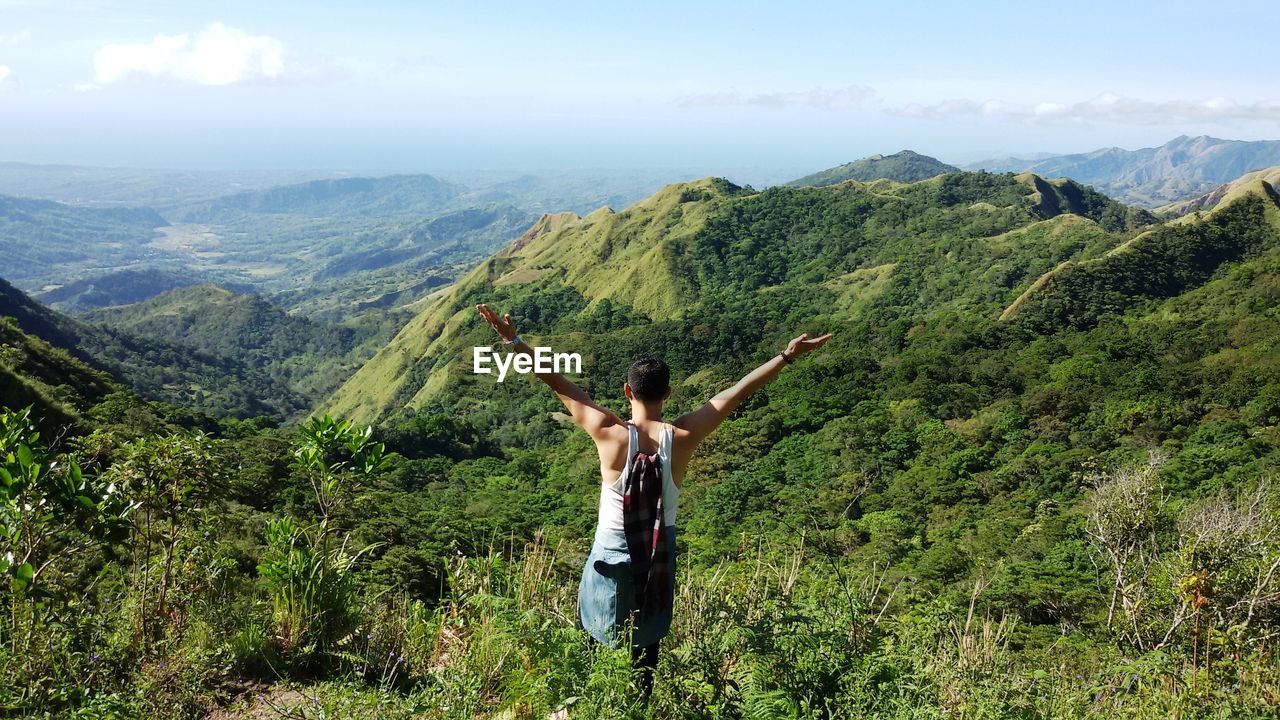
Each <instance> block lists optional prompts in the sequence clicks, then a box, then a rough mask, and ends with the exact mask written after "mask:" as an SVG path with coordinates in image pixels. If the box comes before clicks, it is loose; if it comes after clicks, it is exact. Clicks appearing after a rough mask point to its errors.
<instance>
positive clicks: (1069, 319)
mask: <svg viewBox="0 0 1280 720" xmlns="http://www.w3.org/2000/svg"><path fill="white" fill-rule="evenodd" d="M1277 235H1280V195H1278V194H1277V193H1276V190H1275V188H1274V187H1273V186H1272V185H1271V184H1270V183H1268V182H1266V181H1265V180H1262V179H1260V178H1253V179H1252V180H1251V181H1249V182H1247V183H1245V184H1242V185H1239V186H1237V187H1236V188H1234V189H1233V190H1232V191H1231V192H1230V193H1229V194H1227V195H1226V196H1225V197H1224V198H1223V199H1222V201H1221V202H1220V204H1219V205H1218V206H1217V207H1216V208H1214V209H1213V210H1212V211H1211V212H1210V213H1208V215H1207V216H1206V217H1204V218H1202V219H1197V220H1196V221H1195V222H1179V223H1172V224H1169V225H1164V226H1161V227H1158V228H1156V229H1154V230H1151V231H1149V232H1146V233H1143V234H1141V235H1139V236H1138V237H1136V238H1134V239H1133V240H1131V241H1129V242H1128V243H1125V244H1124V245H1122V246H1120V247H1117V248H1116V249H1115V250H1114V251H1112V252H1110V253H1108V254H1107V255H1105V256H1104V257H1101V258H1095V259H1091V260H1086V261H1083V262H1067V263H1063V264H1062V265H1060V266H1059V267H1057V268H1055V269H1054V270H1053V271H1051V272H1049V273H1046V274H1045V275H1044V276H1043V277H1041V278H1040V279H1038V280H1037V281H1036V282H1035V283H1034V284H1033V285H1032V286H1031V288H1029V289H1028V290H1027V292H1025V293H1024V294H1023V295H1022V296H1020V297H1019V298H1018V299H1017V300H1016V301H1014V303H1013V304H1011V305H1010V306H1009V307H1008V308H1007V309H1006V310H1005V311H1004V312H1003V313H1002V314H1001V318H1002V319H1005V320H1011V319H1015V318H1017V319H1019V320H1021V321H1023V322H1025V323H1028V324H1030V325H1032V326H1034V327H1037V328H1040V329H1041V330H1044V331H1048V330H1051V329H1053V328H1056V327H1061V326H1063V325H1071V326H1084V327H1088V326H1092V325H1094V324H1097V323H1098V322H1099V321H1100V319H1101V318H1102V317H1104V316H1106V315H1113V314H1116V313H1121V312H1123V311H1124V310H1125V309H1126V308H1128V307H1129V306H1131V305H1133V304H1136V303H1138V302H1140V301H1142V300H1144V299H1151V298H1165V297H1170V296H1174V295H1179V294H1182V293H1184V292H1186V291H1188V290H1189V289H1191V288H1194V287H1197V286H1199V285H1200V284H1202V283H1204V282H1206V281H1207V280H1208V279H1209V278H1210V277H1212V276H1213V275H1214V274H1215V273H1217V272H1218V271H1219V269H1220V268H1221V267H1222V266H1223V265H1225V264H1227V263H1232V262H1238V261H1241V260H1246V259H1249V258H1252V257H1256V256H1258V255H1260V254H1262V253H1264V252H1266V251H1268V250H1274V249H1275V238H1276V237H1277Z"/></svg>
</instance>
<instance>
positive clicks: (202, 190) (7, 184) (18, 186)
mask: <svg viewBox="0 0 1280 720" xmlns="http://www.w3.org/2000/svg"><path fill="white" fill-rule="evenodd" d="M345 175H346V173H336V172H327V171H318V170H161V169H150V168H115V167H93V166H84V165H35V164H30V163H18V162H0V194H7V195H21V196H23V197H30V198H41V199H44V200H56V201H58V202H61V203H67V204H69V205H79V206H84V207H139V206H144V207H150V208H155V209H156V210H157V211H158V212H160V213H161V214H164V213H165V212H167V211H169V210H171V209H174V208H179V207H184V206H190V205H192V204H196V203H200V202H208V201H209V200H212V199H214V198H217V197H222V196H224V195H230V194H233V193H237V192H244V191H246V190H257V189H263V188H268V187H273V186H276V185H284V184H288V183H299V182H303V181H308V180H315V179H317V178H326V177H328V178H332V177H335V176H345Z"/></svg>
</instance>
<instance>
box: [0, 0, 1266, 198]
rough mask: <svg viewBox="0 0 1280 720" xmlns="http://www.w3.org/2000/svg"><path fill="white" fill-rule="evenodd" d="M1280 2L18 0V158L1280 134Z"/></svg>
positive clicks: (1070, 142) (3, 100)
mask: <svg viewBox="0 0 1280 720" xmlns="http://www.w3.org/2000/svg"><path fill="white" fill-rule="evenodd" d="M1277 25H1280V5H1277V4H1275V3H1274V2H1254V1H1251V2H1241V3H1234V4H1222V5H1218V6H1214V7H1213V8H1211V9H1206V8H1205V6H1204V5H1203V4H1200V3H1197V4H1192V3H1185V2H1161V3H1154V2H1141V3H1098V2H1084V3H1077V4H1076V5H1074V6H1072V7H1071V8H1070V11H1069V12H1068V11H1067V9H1066V8H1064V6H1060V5H1053V4H1032V5H1028V4H1023V3H1014V2H986V3H982V4H980V5H974V4H969V5H964V4H960V5H956V6H954V7H932V6H931V5H928V4H924V3H918V4H913V3H896V4H892V5H890V6H882V5H881V6H876V7H854V6H852V4H841V3H813V4H808V5H806V6H804V7H800V8H797V7H794V6H783V5H781V4H775V3H726V2H713V3H703V4H689V5H682V4H677V3H671V2H658V3H651V4H647V5H644V6H627V7H621V6H616V7H609V8H608V9H607V10H602V9H601V8H599V7H596V6H593V5H592V4H589V3H580V2H573V3H568V2H561V3H555V4H554V6H549V7H544V6H542V5H534V4H515V5H511V6H503V5H500V4H496V3H485V4H476V3H468V4H466V5H465V6H456V5H449V4H444V3H410V2H380V3H376V4H372V3H371V4H361V5H359V6H357V5H356V4H352V3H332V2H318V3H305V4H304V3H296V2H289V3H272V4H269V5H268V4H261V3H249V2H242V1H239V0H230V1H225V2H218V3H213V2H205V1H199V2H191V3H182V4H181V7H178V6H177V4H167V3H159V2H156V3H147V2H112V1H111V0H101V1H98V0H74V1H73V2H69V3H52V2H45V1H43V0H0V161H19V162H29V163H61V164H77V165H110V166H126V167H171V168H189V169H228V170H230V169H249V168H255V169H258V168H272V169H301V168H326V169H351V170H372V169H377V170H386V171H428V172H447V171H463V170H475V169H488V170H498V171H514V170H521V169H535V168H536V169H553V170H554V169H559V170H570V169H584V168H645V169H658V168H662V169H675V170H681V171H687V172H692V173H695V174H720V173H723V172H726V171H728V170H730V169H741V168H758V169H760V171H761V172H764V173H772V172H783V173H786V172H793V173H797V172H800V171H805V172H808V171H812V170H814V169H817V168H821V167H826V166H831V165H834V164H837V163H840V162H845V161H848V160H852V159H855V158H858V157H862V156H865V155H868V154H871V153H876V152H885V153H888V152H894V151H897V150H900V149H903V148H910V149H913V150H916V151H918V152H922V153H926V154H930V155H934V156H936V157H938V158H940V159H942V160H944V161H947V162H953V163H962V162H971V161H975V160H979V159H982V158H986V157H992V156H998V155H1008V154H1019V153H1023V154H1025V153H1032V152H1041V151H1049V152H1079V151H1087V150H1092V149H1095V148H1097V147H1104V146H1112V145H1118V146H1121V147H1127V148H1131V149H1132V148H1138V147H1147V146H1153V145H1158V144H1161V143H1163V142H1165V141H1167V140H1169V139H1170V138H1172V137H1175V136H1177V135H1180V134H1189V135H1200V134H1210V135H1214V136H1217V137H1226V138H1233V139H1243V140H1254V139H1275V138H1278V137H1280V84H1277V83H1276V82H1275V80H1274V71H1273V70H1272V69H1271V68H1270V67H1269V65H1268V63H1266V62H1262V61H1260V60H1259V54H1258V53H1259V52H1261V50H1262V49H1263V48H1265V47H1268V46H1270V45H1271V43H1272V42H1273V40H1274V37H1273V34H1274V28H1275V27H1277Z"/></svg>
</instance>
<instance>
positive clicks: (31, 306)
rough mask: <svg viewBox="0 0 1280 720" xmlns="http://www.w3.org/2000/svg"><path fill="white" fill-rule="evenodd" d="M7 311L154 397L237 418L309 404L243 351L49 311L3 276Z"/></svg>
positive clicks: (26, 328) (0, 291)
mask: <svg viewBox="0 0 1280 720" xmlns="http://www.w3.org/2000/svg"><path fill="white" fill-rule="evenodd" d="M0 317H10V318H13V319H14V320H16V323H17V326H18V327H19V328H20V329H21V330H22V331H23V332H25V333H26V334H28V335H31V336H34V337H36V338H39V339H41V340H43V341H45V342H47V343H49V344H50V345H52V346H54V347H57V348H60V349H62V350H64V351H65V352H68V353H70V354H72V355H74V356H75V357H76V358H77V359H79V360H80V361H82V362H85V363H88V364H90V365H92V366H94V367H96V368H99V369H101V370H105V371H107V372H110V373H111V374H112V375H114V376H115V377H116V378H118V379H119V380H120V381H121V382H123V383H125V384H126V385H128V386H130V387H132V388H134V389H136V390H137V391H138V392H139V393H140V394H142V395H143V396H145V397H148V398H150V399H152V400H158V401H162V402H168V403H174V404H177V405H186V406H189V407H193V408H196V409H198V410H201V411H206V412H210V413H214V414H217V415H232V416H237V417H250V416H258V415H268V416H273V417H276V418H284V417H289V416H292V415H293V414H295V413H298V412H303V411H305V408H306V405H307V401H306V400H305V399H304V398H303V397H302V396H301V395H300V394H299V393H298V392H297V391H295V390H293V389H292V388H290V387H288V386H287V385H285V384H283V383H281V382H280V381H278V380H275V379H273V378H272V377H271V376H270V375H269V374H267V373H266V372H263V371H262V370H259V369H257V368H255V367H253V366H251V365H249V364H246V363H245V362H243V360H242V359H240V358H238V357H232V356H227V355H214V354H211V353H208V352H203V351H201V350H199V349H196V348H194V347H190V346H186V345H181V344H177V343H173V342H167V341H165V340H162V339H152V338H146V337H142V336H138V335H133V334H130V333H128V332H122V331H120V330H116V329H112V328H107V327H100V326H97V325H93V324H90V323H88V322H84V321H82V320H78V319H76V318H72V317H69V316H67V315H63V314H61V313H58V312H56V311H53V310H50V309H49V308H47V307H45V306H43V305H41V304H40V303H39V302H37V301H35V300H33V299H31V298H30V297H28V296H27V295H25V294H24V293H23V292H22V291H20V290H18V289H17V288H15V287H13V286H12V285H10V284H9V283H7V282H5V281H4V280H3V279H0Z"/></svg>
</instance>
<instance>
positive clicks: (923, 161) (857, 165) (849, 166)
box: [787, 150, 959, 187]
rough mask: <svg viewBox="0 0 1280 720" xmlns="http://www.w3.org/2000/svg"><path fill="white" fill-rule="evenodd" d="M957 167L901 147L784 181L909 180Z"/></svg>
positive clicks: (794, 183) (794, 184)
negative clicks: (888, 152)
mask: <svg viewBox="0 0 1280 720" xmlns="http://www.w3.org/2000/svg"><path fill="white" fill-rule="evenodd" d="M958 171H959V168H957V167H953V166H951V165H948V164H946V163H944V162H942V161H941V160H938V159H937V158H931V157H929V156H928V155H921V154H920V153H916V152H912V151H910V150H903V151H901V152H896V153H894V154H892V155H872V156H871V157H865V158H862V159H861V160H855V161H853V162H848V163H845V164H843V165H838V166H836V167H833V168H830V169H827V170H823V171H821V172H816V173H813V174H812V175H805V176H804V177H802V178H799V179H797V180H792V181H791V182H789V183H787V185H788V186H790V187H824V186H827V185H836V184H839V183H842V182H844V181H845V180H860V181H862V182H870V181H872V180H893V181H895V182H905V183H912V182H918V181H920V180H928V179H929V178H931V177H936V176H938V175H945V174H946V173H952V172H958Z"/></svg>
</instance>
